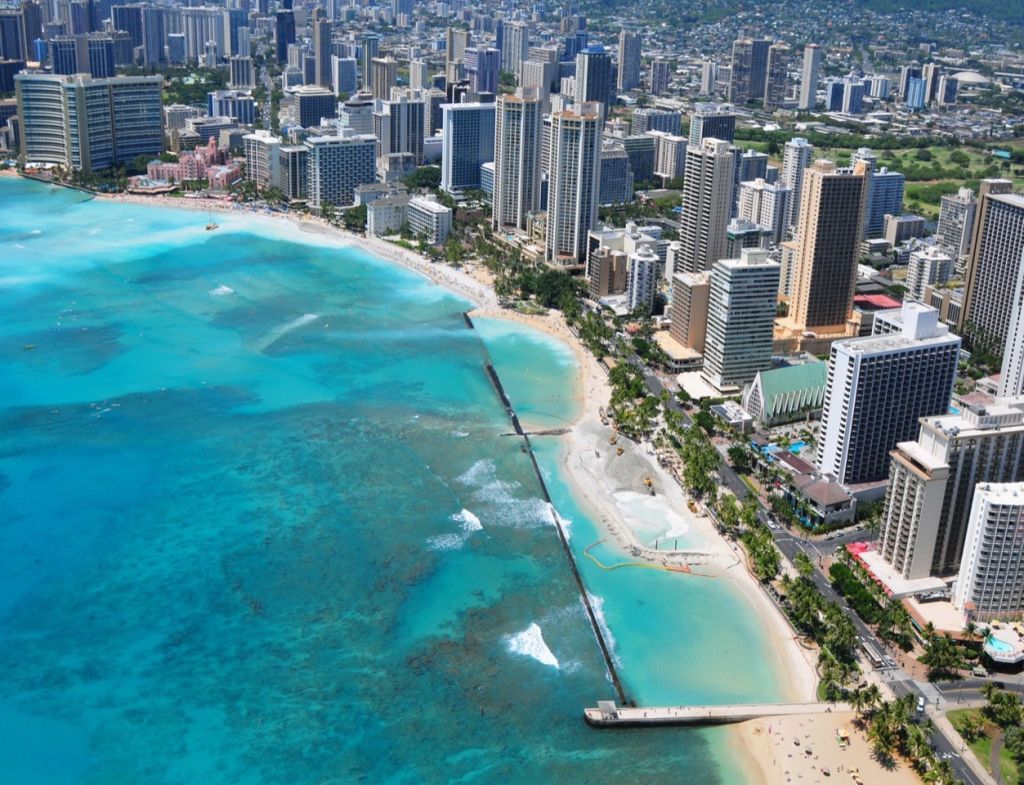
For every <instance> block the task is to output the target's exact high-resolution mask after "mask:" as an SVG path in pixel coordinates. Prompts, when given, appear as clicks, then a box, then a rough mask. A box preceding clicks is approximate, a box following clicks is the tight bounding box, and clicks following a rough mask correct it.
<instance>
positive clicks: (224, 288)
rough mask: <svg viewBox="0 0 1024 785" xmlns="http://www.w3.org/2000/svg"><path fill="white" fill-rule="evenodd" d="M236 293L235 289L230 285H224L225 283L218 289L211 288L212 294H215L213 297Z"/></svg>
mask: <svg viewBox="0 0 1024 785" xmlns="http://www.w3.org/2000/svg"><path fill="white" fill-rule="evenodd" d="M234 293H235V290H234V289H232V288H231V287H230V286H224V285H223V284H221V285H220V286H218V287H217V288H216V289H211V290H210V295H211V296H213V297H224V296H226V295H229V294H234Z"/></svg>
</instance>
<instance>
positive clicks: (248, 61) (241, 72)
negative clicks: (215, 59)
mask: <svg viewBox="0 0 1024 785" xmlns="http://www.w3.org/2000/svg"><path fill="white" fill-rule="evenodd" d="M228 69H229V71H228V73H229V79H228V81H229V84H230V85H231V87H234V88H240V87H241V88H246V87H255V86H256V72H255V70H254V69H253V65H252V58H251V57H241V56H239V55H235V56H234V57H231V58H229V59H228Z"/></svg>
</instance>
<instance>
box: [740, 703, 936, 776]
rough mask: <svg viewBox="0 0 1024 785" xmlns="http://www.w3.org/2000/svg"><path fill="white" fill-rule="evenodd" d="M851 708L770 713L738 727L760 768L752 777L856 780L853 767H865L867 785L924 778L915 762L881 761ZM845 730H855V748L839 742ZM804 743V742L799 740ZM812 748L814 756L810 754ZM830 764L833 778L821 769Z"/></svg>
mask: <svg viewBox="0 0 1024 785" xmlns="http://www.w3.org/2000/svg"><path fill="white" fill-rule="evenodd" d="M853 720H854V715H853V713H852V712H837V713H834V714H814V715H794V716H791V717H766V718H764V719H760V720H752V721H750V722H745V723H743V724H742V725H740V726H738V727H739V729H740V732H741V734H742V739H743V741H744V744H745V745H746V747H747V749H748V750H749V752H750V754H751V756H752V757H753V758H754V759H755V760H756V761H757V763H758V769H759V771H752V772H751V773H750V776H752V777H754V778H755V780H754V781H755V782H758V783H761V784H762V785H776V783H800V785H816V783H821V784H822V785H824V783H829V782H852V781H853V779H852V777H851V776H850V773H849V772H850V769H852V768H855V769H858V770H859V771H860V777H861V780H862V781H863V782H865V783H868V785H918V784H919V783H920V782H921V780H920V778H919V777H918V776H917V774H916V773H915V772H914V770H913V769H912V768H910V765H909V764H908V763H907V762H906V761H904V760H900V759H897V761H896V766H895V767H894V768H893V769H891V770H890V769H886V768H885V767H884V766H882V765H881V764H880V763H879V762H878V761H877V760H875V758H874V755H873V753H872V750H871V745H870V744H869V743H868V742H867V740H866V739H865V738H864V732H863V731H862V730H860V729H858V728H857V727H856V726H855V725H854V722H853ZM840 729H843V730H845V731H846V732H847V733H849V734H850V746H849V747H847V748H846V749H842V748H841V747H840V746H839V743H838V742H837V741H836V732H837V731H838V730H840ZM794 740H796V741H799V742H800V744H799V746H798V745H796V744H794V743H793V742H794ZM807 750H810V751H811V752H810V754H808V753H807ZM823 768H827V769H828V770H829V774H830V776H826V775H825V774H824V773H823V772H822V769H823Z"/></svg>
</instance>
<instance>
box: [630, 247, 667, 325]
mask: <svg viewBox="0 0 1024 785" xmlns="http://www.w3.org/2000/svg"><path fill="white" fill-rule="evenodd" d="M660 265H661V260H660V259H659V258H658V254H657V253H655V252H654V251H653V250H652V249H651V248H650V247H649V246H641V247H640V248H638V249H637V250H636V251H635V252H633V253H631V254H630V255H629V270H628V273H627V283H626V307H628V308H629V310H630V311H636V310H645V311H647V312H648V313H650V311H651V309H653V308H654V298H655V296H656V295H657V293H658V269H659V266H660Z"/></svg>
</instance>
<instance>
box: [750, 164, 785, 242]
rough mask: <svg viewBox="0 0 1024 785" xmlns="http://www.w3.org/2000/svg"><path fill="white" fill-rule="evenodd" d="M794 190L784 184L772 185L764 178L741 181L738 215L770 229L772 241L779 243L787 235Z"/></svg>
mask: <svg viewBox="0 0 1024 785" xmlns="http://www.w3.org/2000/svg"><path fill="white" fill-rule="evenodd" d="M791 193H792V192H791V191H790V190H789V189H788V188H786V187H785V186H783V185H771V184H770V183H766V182H765V181H764V180H763V179H761V178H758V179H756V180H752V181H748V182H743V183H740V195H739V207H738V217H739V219H740V220H742V221H750V222H751V223H755V224H757V225H758V226H760V227H763V228H765V229H770V230H771V233H772V242H773V243H774V244H776V245H778V244H779V243H780V242H782V240H783V239H784V238H785V236H786V213H787V207H788V204H789V197H790V194H791Z"/></svg>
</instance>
